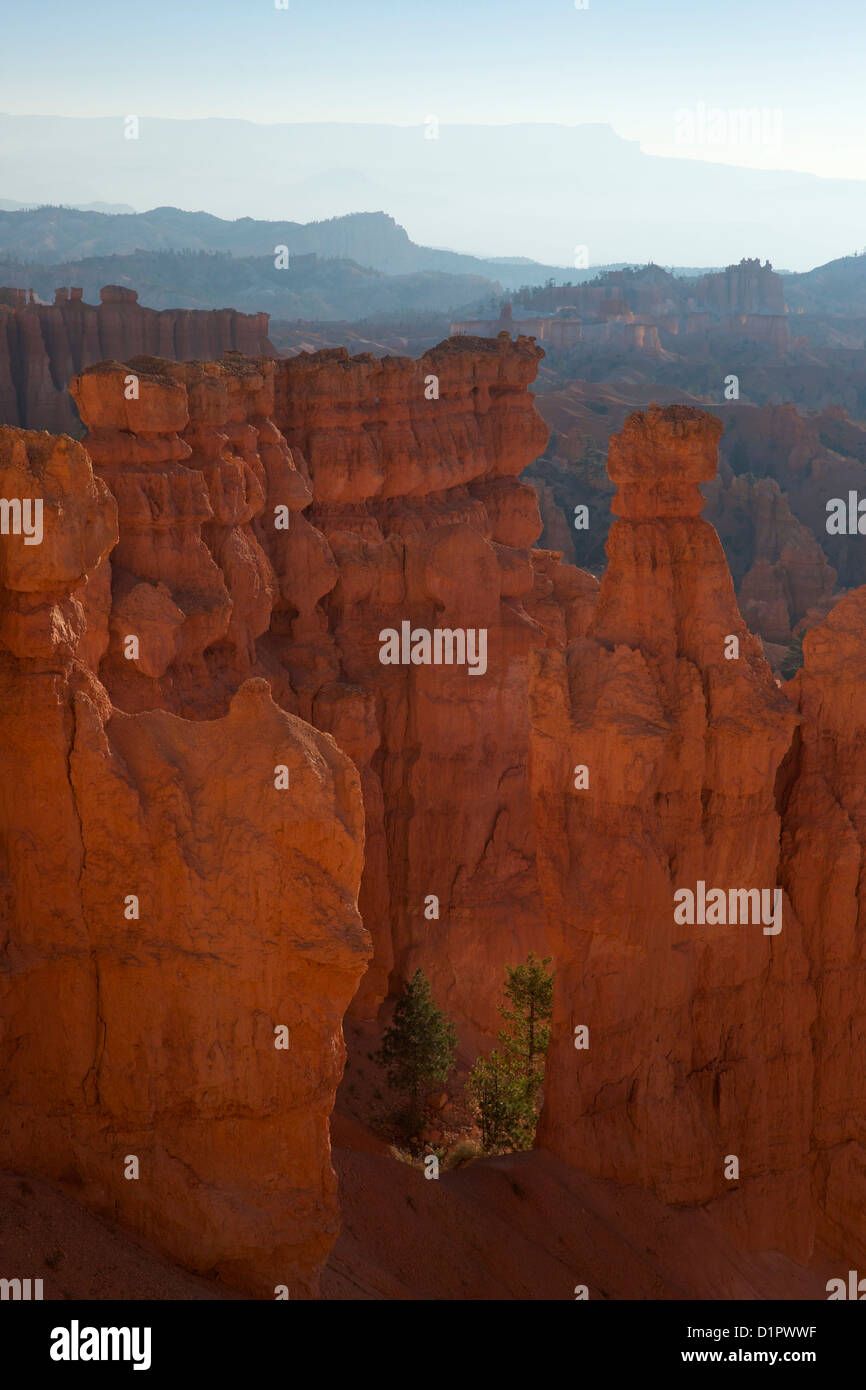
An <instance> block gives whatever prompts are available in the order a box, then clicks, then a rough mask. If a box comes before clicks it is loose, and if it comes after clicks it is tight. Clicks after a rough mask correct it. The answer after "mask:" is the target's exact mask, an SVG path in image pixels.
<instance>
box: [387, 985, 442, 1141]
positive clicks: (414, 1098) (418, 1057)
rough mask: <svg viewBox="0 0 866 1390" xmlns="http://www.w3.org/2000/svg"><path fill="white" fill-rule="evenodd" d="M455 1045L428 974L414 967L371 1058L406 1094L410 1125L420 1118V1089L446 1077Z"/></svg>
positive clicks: (414, 1124) (415, 1123) (414, 1127)
mask: <svg viewBox="0 0 866 1390" xmlns="http://www.w3.org/2000/svg"><path fill="white" fill-rule="evenodd" d="M456 1045H457V1033H456V1030H455V1028H454V1025H453V1023H451V1022H449V1021H448V1019H446V1017H445V1015H444V1013H443V1012H442V1011H441V1009H437V1008H436V1004H435V1003H434V1000H433V995H432V994H431V992H430V984H429V982H428V980H427V977H426V976H425V975H424V973H423V971H421V970H416V971H415V974H414V975H413V976H412V979H411V980H410V981H409V983H408V984H407V985H406V986H405V989H404V992H403V994H402V996H401V998H400V999H398V1001H397V1004H396V1005H395V1008H394V1018H393V1021H392V1023H391V1026H390V1027H389V1028H387V1029H386V1030H385V1034H384V1036H383V1038H382V1046H381V1048H380V1049H379V1051H378V1052H377V1053H376V1055H375V1058H374V1060H375V1061H377V1062H378V1063H379V1064H380V1065H381V1066H384V1067H387V1068H388V1081H389V1083H390V1085H391V1086H393V1087H394V1089H395V1090H397V1091H402V1092H403V1093H404V1094H405V1095H406V1096H407V1097H408V1099H409V1111H408V1114H407V1116H406V1119H407V1123H408V1125H409V1127H410V1129H413V1130H414V1129H417V1127H418V1126H419V1124H420V1122H421V1120H422V1119H423V1106H422V1104H421V1099H422V1092H423V1091H424V1090H425V1089H427V1088H428V1087H430V1086H432V1085H433V1084H434V1082H437V1081H445V1080H446V1079H447V1077H448V1075H449V1073H450V1072H451V1071H452V1070H453V1067H454V1049H455V1047H456Z"/></svg>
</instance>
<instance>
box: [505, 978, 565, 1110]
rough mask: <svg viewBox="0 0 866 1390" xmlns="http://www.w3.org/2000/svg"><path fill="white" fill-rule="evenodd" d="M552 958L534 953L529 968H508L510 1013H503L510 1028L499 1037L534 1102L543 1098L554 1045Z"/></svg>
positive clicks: (506, 1008) (507, 985)
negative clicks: (546, 1065)
mask: <svg viewBox="0 0 866 1390" xmlns="http://www.w3.org/2000/svg"><path fill="white" fill-rule="evenodd" d="M549 964H550V956H545V958H544V960H539V959H538V957H537V956H536V955H535V952H534V951H530V953H529V956H528V958H527V961H526V964H525V965H507V966H506V967H505V974H506V977H507V978H506V984H505V997H506V999H507V1000H508V1002H509V1003H510V1004H511V1008H510V1009H509V1008H508V1007H507V1006H506V1005H505V1004H502V1005H500V1008H499V1012H500V1014H501V1015H502V1017H503V1018H504V1019H505V1021H506V1022H507V1023H508V1024H509V1027H508V1028H507V1029H504V1030H503V1031H502V1032H501V1033H500V1034H499V1041H500V1043H501V1044H502V1046H503V1048H504V1049H505V1054H506V1056H507V1057H508V1058H509V1059H510V1060H511V1061H512V1062H513V1063H514V1065H515V1066H516V1067H518V1068H519V1069H520V1071H522V1073H523V1075H524V1076H525V1078H526V1081H527V1087H528V1090H529V1092H530V1094H531V1095H532V1099H533V1101H536V1100H538V1099H539V1098H540V1095H541V1084H542V1082H543V1080H544V1058H545V1056H546V1054H547V1048H548V1044H549V1043H550V1019H551V1018H552V1016H553V972H552V971H548V970H547V968H546V967H547V966H548V965H549Z"/></svg>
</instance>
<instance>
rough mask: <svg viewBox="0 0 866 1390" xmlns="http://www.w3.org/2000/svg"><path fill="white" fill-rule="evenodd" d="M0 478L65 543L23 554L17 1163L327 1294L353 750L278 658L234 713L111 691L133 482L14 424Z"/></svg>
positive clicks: (7, 673) (12, 833)
mask: <svg viewBox="0 0 866 1390" xmlns="http://www.w3.org/2000/svg"><path fill="white" fill-rule="evenodd" d="M151 423H154V424H157V423H162V422H159V421H157V420H156V419H154V420H153V421H152V422H151ZM128 438H129V436H128ZM0 491H2V493H3V495H4V497H7V498H9V497H16V498H21V497H33V496H34V495H38V496H40V497H41V498H42V500H43V503H44V539H43V542H42V544H41V545H38V546H37V545H34V546H29V547H28V546H27V545H26V543H25V540H24V537H23V536H15V535H5V536H4V537H3V549H2V552H0V556H2V569H0V605H2V616H0V679H2V685H3V699H2V710H3V714H2V720H0V725H2V729H0V741H2V746H3V757H4V765H5V766H6V768H7V769H9V770H11V769H13V768H14V775H8V776H7V777H5V778H4V783H3V793H2V797H0V846H2V848H0V902H2V909H3V910H2V917H3V952H2V971H0V992H2V996H3V1006H2V1018H3V1031H2V1038H0V1059H2V1064H0V1071H2V1075H3V1080H4V1106H3V1119H4V1123H3V1125H2V1126H0V1132H2V1138H0V1164H2V1165H4V1166H10V1167H14V1168H16V1169H17V1170H18V1171H30V1172H33V1173H37V1174H40V1175H42V1176H44V1177H49V1178H53V1179H56V1180H60V1181H62V1182H63V1183H64V1184H65V1185H66V1186H67V1188H68V1189H69V1190H72V1191H74V1193H75V1195H76V1196H78V1197H79V1198H80V1199H81V1200H82V1201H84V1202H85V1203H86V1204H87V1205H88V1206H91V1207H93V1208H95V1209H96V1210H97V1211H99V1212H102V1213H104V1214H106V1215H110V1216H112V1217H113V1218H116V1219H118V1220H120V1221H121V1222H122V1223H123V1224H125V1225H127V1226H128V1227H130V1228H131V1229H133V1230H134V1231H136V1232H138V1233H139V1234H140V1235H142V1236H144V1237H146V1238H147V1239H149V1240H151V1241H153V1242H154V1243H155V1244H157V1245H158V1246H159V1247H160V1248H161V1249H162V1250H164V1251H165V1252H166V1253H168V1254H169V1255H171V1256H172V1257H173V1258H174V1259H176V1260H177V1261H179V1262H180V1263H183V1264H185V1265H187V1266H189V1267H192V1268H195V1269H197V1270H199V1271H201V1272H210V1273H212V1274H217V1275H219V1276H220V1277H221V1278H222V1279H224V1280H225V1281H226V1282H227V1283H228V1284H229V1285H230V1286H232V1287H240V1288H244V1289H246V1290H248V1291H249V1292H252V1293H254V1294H257V1295H259V1296H264V1297H271V1298H272V1297H273V1296H274V1288H275V1286H276V1285H277V1284H283V1285H286V1286H287V1287H288V1288H289V1289H290V1291H291V1294H292V1295H293V1296H295V1295H304V1294H309V1293H312V1292H314V1291H315V1288H316V1280H317V1277H318V1270H319V1267H320V1265H321V1263H322V1261H323V1259H324V1258H325V1256H326V1254H327V1251H328V1248H329V1246H330V1244H331V1241H332V1240H333V1238H334V1235H335V1234H336V1230H337V1208H336V1190H335V1189H336V1184H335V1179H334V1176H333V1173H332V1171H331V1167H330V1161H329V1152H330V1150H329V1138H328V1120H329V1115H330V1112H331V1109H332V1106H333V1100H334V1093H335V1090H336V1086H337V1082H338V1081H339V1077H340V1073H341V1070H342V1059H343V1044H342V1032H341V1024H342V1017H343V1014H344V1012H345V1009H346V1006H347V1004H348V1002H349V1000H350V998H351V997H352V994H353V993H354V991H355V989H356V987H357V983H358V979H359V977H360V975H361V973H362V971H363V968H364V964H365V961H366V957H367V955H368V950H369V948H368V938H367V935H366V933H365V931H364V929H363V927H362V925H361V921H360V917H359V915H358V912H357V907H356V897H357V890H358V882H359V878H360V871H361V858H362V849H363V819H362V808H361V798H360V788H359V782H358V775H357V772H356V771H355V769H354V767H353V766H352V764H351V763H350V762H349V760H348V759H347V758H346V757H345V756H344V755H343V754H342V753H340V752H339V750H338V749H337V747H336V745H335V744H334V742H333V741H332V740H331V739H330V738H329V737H327V736H326V735H324V734H321V733H319V732H318V731H316V730H314V729H312V728H311V727H310V726H309V725H308V724H305V723H303V722H302V721H301V720H299V719H297V718H296V717H295V716H294V715H292V714H289V713H287V712H286V711H285V710H283V709H280V708H279V707H278V706H277V705H276V704H275V703H274V701H273V699H272V698H271V695H270V693H269V690H268V687H267V684H266V683H265V682H264V681H262V680H251V681H247V682H245V683H244V684H242V685H241V686H240V689H239V690H238V691H237V693H236V694H235V696H234V698H233V700H232V701H231V705H230V707H229V709H228V710H227V712H226V714H225V716H224V717H223V718H221V719H218V720H213V721H208V720H200V721H197V722H192V721H187V720H184V719H181V718H179V717H177V716H176V715H174V714H171V713H167V712H165V711H164V710H160V709H150V710H149V711H147V712H145V713H134V714H127V713H122V712H120V711H119V710H117V709H116V708H113V707H112V705H111V702H110V699H109V696H108V693H107V692H106V690H105V688H104V686H103V685H102V684H101V682H100V681H99V679H98V678H97V675H96V666H97V663H98V662H99V659H100V657H101V656H102V655H103V654H104V653H105V651H106V649H107V648H109V645H110V626H111V619H110V605H111V590H110V575H109V571H108V565H109V559H108V556H109V553H110V551H111V549H112V547H113V546H114V545H115V542H116V540H117V525H116V522H117V507H116V504H115V501H114V498H113V497H112V495H111V493H110V492H109V489H108V487H107V486H106V485H105V483H103V482H102V481H101V480H99V479H98V478H96V477H94V474H93V472H92V469H91V465H90V461H89V459H88V456H87V454H86V453H85V451H84V449H83V448H82V447H81V446H80V445H79V444H76V443H74V442H73V441H72V440H70V439H68V438H63V437H61V438H53V437H51V436H49V435H46V434H34V433H28V432H24V431H19V430H12V429H7V428H3V429H0ZM154 492H155V493H158V492H159V488H158V478H157V481H156V483H155V485H154ZM156 628H157V629H158V628H159V623H156ZM281 769H283V770H284V777H285V782H286V783H287V789H285V790H283V789H282V788H281V785H280V776H279V773H280V770H281ZM275 774H276V775H275ZM280 1028H285V1029H287V1030H288V1031H287V1032H286V1033H284V1034H282V1035H278V1033H277V1030H278V1029H280ZM278 1042H279V1043H280V1044H281V1045H280V1046H278ZM283 1042H284V1043H285V1045H282V1044H283Z"/></svg>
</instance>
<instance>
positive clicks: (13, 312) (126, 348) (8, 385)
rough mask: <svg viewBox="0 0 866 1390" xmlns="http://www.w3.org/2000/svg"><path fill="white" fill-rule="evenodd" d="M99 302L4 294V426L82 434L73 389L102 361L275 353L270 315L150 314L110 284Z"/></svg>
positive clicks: (0, 367) (75, 294)
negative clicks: (86, 371) (47, 300)
mask: <svg viewBox="0 0 866 1390" xmlns="http://www.w3.org/2000/svg"><path fill="white" fill-rule="evenodd" d="M99 298H100V301H101V302H100V304H99V305H98V306H94V305H93V304H85V303H84V301H83V299H82V295H81V290H80V289H75V288H73V289H67V288H66V287H64V288H62V289H58V290H56V291H55V295H54V303H53V304H50V305H49V304H37V303H34V302H33V301H32V298H31V301H30V302H29V303H28V302H25V299H24V292H23V291H22V290H19V291H11V292H9V291H6V292H3V291H0V424H7V425H24V426H26V427H27V428H28V429H43V430H55V431H62V430H65V431H68V432H71V433H73V434H77V433H80V425H79V421H78V418H77V416H76V413H75V407H74V405H73V403H72V401H71V400H70V398H69V396H68V394H67V390H66V388H67V386H68V385H69V382H70V380H71V379H72V377H73V376H74V375H75V373H76V372H80V371H82V370H83V368H85V367H88V366H90V365H91V363H93V362H99V361H101V360H102V359H104V358H118V359H119V360H120V361H126V359H127V358H129V357H135V356H138V355H140V354H143V353H152V354H156V355H158V356H160V357H170V358H173V359H175V360H177V361H181V362H183V361H188V360H189V359H190V358H195V357H204V358H211V357H221V356H222V354H223V352H225V351H227V350H229V349H234V350H237V351H239V352H244V353H249V354H252V355H254V354H256V353H272V352H273V349H272V348H271V345H270V343H269V342H268V315H267V314H240V313H238V312H236V310H234V309H163V310H157V309H145V308H143V307H142V305H140V304H139V303H138V294H137V293H136V291H135V290H131V289H128V288H126V287H125V286H123V285H106V286H105V288H104V289H103V290H101V291H100V294H99Z"/></svg>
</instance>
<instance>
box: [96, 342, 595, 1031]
mask: <svg viewBox="0 0 866 1390" xmlns="http://www.w3.org/2000/svg"><path fill="white" fill-rule="evenodd" d="M539 356H540V350H539V349H537V348H536V347H535V346H534V345H533V344H531V343H530V342H528V341H526V340H519V341H518V342H517V343H511V342H509V341H508V340H506V339H503V340H499V341H497V342H493V343H491V342H485V341H481V340H466V339H462V340H459V341H451V342H447V343H444V344H442V345H441V346H440V347H439V348H436V349H433V350H432V351H431V352H429V353H427V354H425V355H424V356H423V357H422V358H421V359H419V360H418V361H413V360H411V359H408V358H386V359H377V358H373V357H371V356H360V357H355V358H350V357H349V356H348V354H347V353H346V352H345V350H340V349H335V350H331V351H325V352H320V353H315V354H312V355H302V356H299V357H297V358H294V359H290V360H285V361H282V360H281V361H276V362H273V361H268V360H266V359H264V358H259V359H257V360H256V361H255V362H250V361H245V360H243V359H240V358H235V359H230V360H229V361H228V362H226V363H223V364H216V363H206V364H198V363H197V364H172V363H167V362H160V361H158V360H155V359H151V358H133V359H131V360H130V361H129V362H128V363H126V364H125V365H123V366H121V364H119V363H103V364H100V365H99V366H97V367H94V368H91V369H90V370H88V371H86V372H84V373H83V374H81V375H80V376H79V377H77V378H76V379H75V380H74V381H73V383H72V392H73V395H74V398H75V400H76V402H77V405H78V408H79V411H80V414H81V418H82V419H83V420H84V422H85V424H86V425H87V426H88V428H89V432H88V435H87V437H86V441H85V442H86V447H87V449H88V451H89V453H90V455H91V457H92V459H93V462H94V467H95V469H96V472H97V474H98V476H99V477H100V478H102V479H103V480H104V481H106V482H107V483H108V485H109V487H110V488H111V490H112V493H113V494H114V496H115V497H116V499H117V503H118V508H119V517H120V542H119V544H118V545H117V547H116V548H115V550H114V551H113V553H112V556H111V560H110V565H111V582H112V608H111V616H110V620H109V637H108V645H107V648H106V650H105V652H104V653H103V654H102V656H101V660H100V666H99V671H100V676H101V679H102V680H103V681H104V683H105V685H106V688H107V689H108V690H109V692H110V694H111V697H112V699H113V700H114V702H115V704H116V705H117V706H118V707H119V708H121V709H123V710H126V711H128V712H143V711H145V710H149V709H153V708H155V707H156V708H161V709H166V710H170V711H172V712H174V713H176V714H179V715H182V716H183V717H185V718H192V719H194V718H202V717H205V718H214V717H216V716H218V715H221V714H223V713H224V712H225V709H226V707H227V703H228V701H229V700H230V698H231V694H232V692H233V691H234V690H235V689H236V688H237V686H238V684H239V682H240V681H241V680H243V679H244V678H247V677H249V676H262V677H265V678H267V679H268V681H269V683H270V686H271V690H272V693H273V695H274V698H275V699H276V700H277V701H278V703H280V704H281V705H282V706H283V707H284V708H286V709H289V710H291V711H292V712H294V713H297V714H298V715H300V717H301V718H303V719H305V720H307V721H309V722H311V723H313V724H315V725H316V726H317V727H319V728H322V729H324V730H326V731H327V732H329V733H331V734H333V736H334V738H335V739H336V741H337V743H338V744H339V746H340V747H341V748H342V749H343V751H344V752H345V753H347V754H348V755H349V756H350V757H351V758H352V759H353V760H354V762H355V763H356V765H357V767H358V769H359V772H360V776H361V785H362V788H363V793H364V805H365V814H366V846H367V847H366V854H365V863H364V874H363V880H362V885H361V894H360V907H361V912H362V915H363V918H364V920H365V922H366V923H368V925H369V927H370V930H371V933H372V936H373V942H374V948H375V954H374V959H373V963H372V966H371V968H370V970H369V971H368V972H367V974H366V975H365V978H364V981H363V983H362V987H361V990H360V992H359V994H358V997H357V998H356V1000H355V1001H354V1004H353V1006H352V1011H353V1015H354V1016H355V1017H358V1018H365V1017H371V1016H374V1015H375V1012H376V1010H377V1008H378V1005H379V1004H380V1003H381V1001H382V999H383V998H384V997H385V995H386V994H387V993H388V990H389V987H393V988H397V987H399V983H400V981H401V980H404V979H406V978H408V977H409V976H410V975H411V974H412V973H414V970H415V969H416V968H417V967H418V966H420V967H422V968H423V969H424V971H425V973H427V975H428V977H429V978H430V980H431V982H432V984H433V987H434V992H435V993H436V995H437V998H438V999H439V1000H440V1003H441V1004H443V1005H444V1006H445V1007H447V1008H448V1010H449V1012H451V1013H452V1014H453V1016H454V1017H455V1018H456V1019H457V1021H458V1024H459V1026H460V1028H461V1037H462V1039H463V1041H464V1044H465V1045H466V1046H467V1047H470V1046H472V1045H473V1044H474V1043H475V1042H477V1041H478V1040H479V1039H480V1038H481V1037H482V1036H485V1035H487V1036H489V1035H490V1034H491V1033H492V1032H493V1031H494V1030H495V1027H496V1025H497V1021H498V1020H497V1013H496V1006H497V1003H498V999H499V993H500V990H501V985H502V979H503V975H504V966H505V963H506V962H512V961H514V960H516V959H518V958H522V957H523V956H525V955H526V954H527V952H528V951H529V950H531V949H536V950H538V951H540V952H543V951H544V950H545V949H546V945H547V934H546V925H545V916H544V911H543V907H542V903H541V899H540V896H539V890H538V884H537V879H536V874H535V846H534V840H533V834H534V832H533V820H532V812H531V805H530V794H529V784H528V772H527V747H528V738H529V726H528V679H529V671H530V658H531V655H532V653H533V652H534V651H535V650H537V649H538V648H541V647H544V646H546V645H549V644H559V645H561V644H562V642H564V641H565V639H566V636H567V634H568V631H569V630H571V629H575V624H578V625H579V624H580V622H581V621H582V617H581V615H582V614H583V613H584V610H585V609H586V604H587V601H590V602H591V599H592V596H593V594H594V592H595V589H596V588H597V585H596V582H595V581H594V580H593V579H592V578H591V576H588V575H583V574H581V573H580V572H579V571H577V570H574V569H571V568H568V567H564V566H561V565H559V564H558V563H557V561H556V557H555V556H554V555H552V554H550V553H549V552H543V551H537V550H533V549H532V548H531V547H532V543H533V541H534V540H535V538H536V537H537V536H538V534H539V533H540V530H541V522H540V518H539V515H538V504H537V498H536V494H535V492H534V491H533V489H532V488H531V487H529V486H527V485H526V484H523V483H520V482H518V481H517V477H516V475H517V474H518V473H520V472H521V471H522V469H523V468H524V467H525V465H526V464H527V463H528V462H530V461H531V460H532V459H533V458H534V457H535V456H536V455H537V454H538V453H539V451H540V450H541V449H542V448H543V446H544V442H545V439H546V431H545V427H544V425H543V423H542V422H541V420H540V419H539V417H538V415H537V414H536V412H535V411H534V408H533V404H532V398H531V396H530V394H529V393H528V391H527V386H528V383H529V382H530V381H531V380H532V378H533V377H534V375H535V371H536V368H537V362H538V358H539ZM130 373H132V374H133V375H134V377H135V381H136V383H137V384H136V387H135V390H136V392H137V399H132V400H128V399H127V390H126V388H125V385H124V383H125V381H126V379H127V376H128V375H129V374H130ZM281 510H282V512H283V515H282V517H281V516H279V515H278V514H279V513H280V511H281ZM281 522H283V523H284V524H283V525H281ZM404 623H408V624H410V631H424V632H431V633H432V632H434V631H435V630H437V629H439V630H447V631H449V632H458V633H463V632H465V631H467V630H470V631H472V632H473V633H474V632H477V631H478V630H479V629H484V630H485V632H486V651H485V657H484V665H485V669H484V671H483V672H481V671H480V670H479V671H478V672H477V673H475V674H473V672H472V670H471V668H470V666H469V664H468V662H466V661H464V662H462V664H460V663H459V662H458V661H455V662H453V663H451V664H446V665H425V664H420V663H417V664H416V663H409V664H407V665H403V664H390V665H389V664H383V663H382V661H381V659H380V653H381V649H382V646H383V640H382V637H381V635H380V634H381V633H383V632H387V631H388V630H393V631H395V632H398V633H401V632H402V625H403V624H404ZM575 630H576V629H575ZM129 637H134V638H136V639H137V642H138V656H137V657H136V658H135V659H132V660H130V659H128V658H127V656H126V642H127V639H128V638H129ZM461 640H462V638H461ZM454 654H455V656H457V657H459V650H455V653H454ZM468 786H471V788H472V796H471V798H467V795H466V789H467V787H468Z"/></svg>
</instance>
